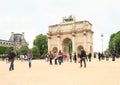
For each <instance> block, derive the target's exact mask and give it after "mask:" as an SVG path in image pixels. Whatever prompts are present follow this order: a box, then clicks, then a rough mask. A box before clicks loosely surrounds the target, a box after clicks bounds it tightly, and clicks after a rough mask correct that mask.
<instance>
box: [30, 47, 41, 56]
mask: <svg viewBox="0 0 120 85" xmlns="http://www.w3.org/2000/svg"><path fill="white" fill-rule="evenodd" d="M32 53H33V56H34V57H35V58H39V57H40V53H39V49H38V47H37V46H34V47H33V48H32Z"/></svg>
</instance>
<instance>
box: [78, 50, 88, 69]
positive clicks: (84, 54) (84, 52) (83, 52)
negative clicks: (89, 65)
mask: <svg viewBox="0 0 120 85" xmlns="http://www.w3.org/2000/svg"><path fill="white" fill-rule="evenodd" d="M86 57H87V55H86V51H85V50H84V49H81V52H80V59H81V60H80V67H82V62H84V68H86V61H85V60H86Z"/></svg>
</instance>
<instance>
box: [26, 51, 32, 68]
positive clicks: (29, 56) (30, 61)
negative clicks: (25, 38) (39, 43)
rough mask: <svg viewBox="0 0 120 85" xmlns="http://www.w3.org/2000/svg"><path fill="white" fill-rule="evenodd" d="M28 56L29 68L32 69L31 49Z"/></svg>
mask: <svg viewBox="0 0 120 85" xmlns="http://www.w3.org/2000/svg"><path fill="white" fill-rule="evenodd" d="M27 56H28V65H29V68H31V64H32V58H33V54H32V51H31V50H30V49H29V50H28V53H27Z"/></svg>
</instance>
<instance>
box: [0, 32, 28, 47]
mask: <svg viewBox="0 0 120 85" xmlns="http://www.w3.org/2000/svg"><path fill="white" fill-rule="evenodd" d="M24 35H25V33H24V32H22V33H21V34H20V33H14V32H11V36H10V38H9V40H1V39H0V46H8V47H10V46H13V47H16V49H20V48H21V47H22V46H28V43H27V42H26V40H25V37H24Z"/></svg>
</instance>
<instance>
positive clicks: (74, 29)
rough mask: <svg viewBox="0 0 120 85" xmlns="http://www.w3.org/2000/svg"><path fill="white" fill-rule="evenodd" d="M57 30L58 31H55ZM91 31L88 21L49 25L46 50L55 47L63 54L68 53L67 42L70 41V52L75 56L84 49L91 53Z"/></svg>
mask: <svg viewBox="0 0 120 85" xmlns="http://www.w3.org/2000/svg"><path fill="white" fill-rule="evenodd" d="M56 30H58V31H56ZM93 33H94V32H93V31H92V24H91V23H90V22H89V21H70V22H62V23H60V24H55V25H50V26H49V29H48V33H47V35H48V50H51V48H53V47H57V48H58V50H61V51H62V52H63V54H65V55H69V53H68V47H67V46H68V42H69V41H72V51H73V52H76V54H77V53H78V52H79V51H80V49H81V48H83V47H84V49H85V50H86V52H89V51H91V52H93Z"/></svg>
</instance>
